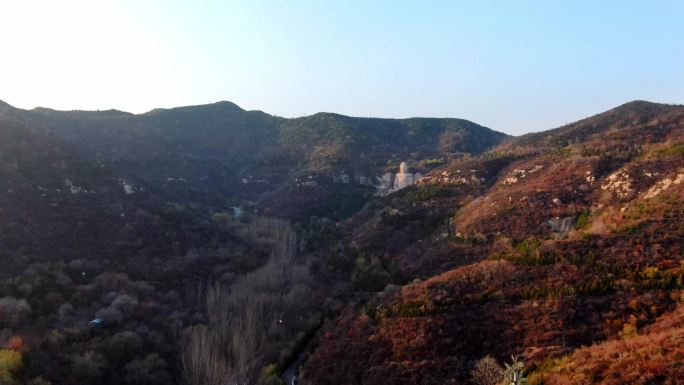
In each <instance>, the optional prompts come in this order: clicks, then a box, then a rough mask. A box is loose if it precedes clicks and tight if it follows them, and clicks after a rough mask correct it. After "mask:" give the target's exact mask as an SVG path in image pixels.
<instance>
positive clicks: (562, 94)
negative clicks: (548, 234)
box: [0, 1, 684, 135]
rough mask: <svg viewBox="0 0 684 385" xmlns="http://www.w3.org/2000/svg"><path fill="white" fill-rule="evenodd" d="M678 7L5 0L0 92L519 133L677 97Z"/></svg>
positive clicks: (683, 87) (0, 8)
mask: <svg viewBox="0 0 684 385" xmlns="http://www.w3.org/2000/svg"><path fill="white" fill-rule="evenodd" d="M682 18H684V4H683V3H679V2H674V1H658V2H653V3H639V2H617V1H610V2H603V3H600V4H595V3H591V2H573V3H572V4H547V3H544V2H531V1H527V2H516V3H512V2H486V3H478V4H452V3H447V2H438V1H433V2H427V3H421V4H413V3H409V2H373V3H365V2H345V3H336V4H332V3H318V2H314V1H299V2H294V3H289V4H281V3H278V2H232V3H231V4H223V3H220V2H208V3H203V4H201V5H197V4H193V3H190V2H181V3H171V2H163V1H150V2H145V4H138V3H136V2H132V1H121V2H113V1H102V2H86V1H67V2H60V3H52V2H42V1H27V2H16V3H10V2H6V3H3V4H2V5H0V33H2V34H3V35H4V36H11V39H6V40H7V41H6V42H5V44H4V52H5V53H6V55H7V57H9V58H12V60H5V61H2V62H0V84H2V85H3V89H2V91H0V92H1V94H0V99H1V100H3V101H5V102H7V103H9V104H11V105H13V106H15V107H19V108H27V109H30V108H34V107H38V106H40V107H49V108H55V109H60V110H73V109H80V110H107V109H112V108H114V109H119V110H123V111H128V112H133V113H142V112H146V111H149V110H152V109H154V108H171V107H178V106H186V105H197V104H207V103H213V102H217V101H221V100H227V101H231V102H233V103H235V104H237V105H239V106H240V107H242V108H244V109H246V110H262V111H264V112H267V113H269V114H273V115H278V116H283V117H288V118H289V117H299V116H306V115H311V114H314V113H317V112H334V113H339V114H344V115H349V116H367V117H380V118H407V117H417V116H422V117H450V118H461V119H467V120H470V121H473V122H475V123H478V124H482V125H484V126H487V127H490V128H492V129H494V130H497V131H502V132H505V133H508V134H514V135H520V134H523V133H527V132H533V131H540V130H545V129H550V128H554V127H558V126H561V125H563V124H565V123H569V122H572V121H575V120H578V119H581V118H584V117H587V116H591V115H594V114H596V113H599V112H601V111H604V110H607V109H610V108H613V107H615V106H618V105H621V104H623V103H626V102H629V101H632V100H648V101H652V102H659V103H669V104H682V103H684V49H682V48H684V44H682V39H681V38H682V36H684V24H683V23H681V22H680V20H682Z"/></svg>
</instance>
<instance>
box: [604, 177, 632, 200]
mask: <svg viewBox="0 0 684 385" xmlns="http://www.w3.org/2000/svg"><path fill="white" fill-rule="evenodd" d="M601 190H604V191H610V192H612V193H614V194H615V195H617V196H618V197H620V198H624V197H626V196H628V195H629V194H630V193H631V192H633V191H634V190H632V180H631V179H630V178H629V174H628V173H626V172H625V171H622V170H620V171H617V172H615V173H613V174H611V175H609V176H608V177H607V178H606V181H605V183H603V184H602V185H601Z"/></svg>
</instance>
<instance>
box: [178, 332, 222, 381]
mask: <svg viewBox="0 0 684 385" xmlns="http://www.w3.org/2000/svg"><path fill="white" fill-rule="evenodd" d="M219 340H220V338H217V336H216V334H215V332H214V331H212V330H210V329H209V328H207V327H205V326H193V327H190V328H188V329H187V330H186V331H185V333H184V335H183V336H182V340H181V344H182V349H181V365H182V371H183V377H184V379H185V381H186V383H188V384H190V385H228V384H231V383H233V382H234V377H235V376H234V371H233V370H232V368H231V366H230V364H229V362H228V360H227V357H226V355H225V354H224V352H223V351H222V349H221V347H220V346H219V345H218V342H219Z"/></svg>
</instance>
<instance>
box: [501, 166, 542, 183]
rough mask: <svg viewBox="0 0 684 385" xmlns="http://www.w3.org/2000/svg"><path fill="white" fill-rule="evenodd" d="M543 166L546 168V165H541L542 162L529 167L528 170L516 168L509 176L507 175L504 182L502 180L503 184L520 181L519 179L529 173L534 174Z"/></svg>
mask: <svg viewBox="0 0 684 385" xmlns="http://www.w3.org/2000/svg"><path fill="white" fill-rule="evenodd" d="M542 168H544V166H542V165H540V164H536V165H534V166H533V167H531V168H529V169H527V170H526V169H519V168H516V169H515V170H513V171H512V172H511V173H510V174H509V176H508V177H506V179H504V180H503V182H501V184H503V185H511V184H515V183H518V181H520V179H524V178H526V177H527V176H528V175H529V174H533V173H535V172H537V171H539V170H541V169H542Z"/></svg>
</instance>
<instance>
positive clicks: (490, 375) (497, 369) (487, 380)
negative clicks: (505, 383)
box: [471, 356, 504, 385]
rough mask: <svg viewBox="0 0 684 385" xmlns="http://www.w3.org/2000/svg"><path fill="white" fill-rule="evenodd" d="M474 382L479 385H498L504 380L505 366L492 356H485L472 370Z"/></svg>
mask: <svg viewBox="0 0 684 385" xmlns="http://www.w3.org/2000/svg"><path fill="white" fill-rule="evenodd" d="M471 376H472V377H473V382H474V383H475V384H477V385H496V384H499V383H500V382H501V381H502V380H503V378H504V377H503V368H502V367H501V365H499V363H498V362H497V361H496V359H495V358H493V357H491V356H485V357H484V358H481V359H479V360H478V361H477V362H476V363H475V368H474V369H473V371H472V372H471Z"/></svg>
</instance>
